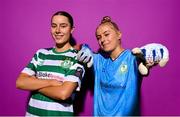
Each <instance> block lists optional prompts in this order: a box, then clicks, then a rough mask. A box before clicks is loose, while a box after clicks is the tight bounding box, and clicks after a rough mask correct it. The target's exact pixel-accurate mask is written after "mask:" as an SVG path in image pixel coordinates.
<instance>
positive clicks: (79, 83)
mask: <svg viewBox="0 0 180 117" xmlns="http://www.w3.org/2000/svg"><path fill="white" fill-rule="evenodd" d="M65 81H71V82H77V83H78V87H77V88H76V91H80V88H81V80H80V79H79V78H78V77H77V76H73V75H68V76H67V77H66V79H65Z"/></svg>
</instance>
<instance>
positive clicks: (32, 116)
mask: <svg viewBox="0 0 180 117" xmlns="http://www.w3.org/2000/svg"><path fill="white" fill-rule="evenodd" d="M25 117H39V116H37V115H33V114H30V113H28V112H26V115H25Z"/></svg>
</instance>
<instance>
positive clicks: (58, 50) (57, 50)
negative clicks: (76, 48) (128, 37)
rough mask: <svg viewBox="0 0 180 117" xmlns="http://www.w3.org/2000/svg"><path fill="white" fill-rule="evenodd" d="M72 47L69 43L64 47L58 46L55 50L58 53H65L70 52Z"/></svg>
mask: <svg viewBox="0 0 180 117" xmlns="http://www.w3.org/2000/svg"><path fill="white" fill-rule="evenodd" d="M71 47H72V46H71V45H70V44H69V43H67V44H65V45H62V44H56V47H55V50H56V52H64V51H66V50H69V49H70V48H71Z"/></svg>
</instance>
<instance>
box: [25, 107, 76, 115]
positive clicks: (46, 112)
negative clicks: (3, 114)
mask: <svg viewBox="0 0 180 117" xmlns="http://www.w3.org/2000/svg"><path fill="white" fill-rule="evenodd" d="M28 113H30V114H33V115H37V116H73V113H72V112H65V111H52V110H44V109H39V108H35V107H32V106H28Z"/></svg>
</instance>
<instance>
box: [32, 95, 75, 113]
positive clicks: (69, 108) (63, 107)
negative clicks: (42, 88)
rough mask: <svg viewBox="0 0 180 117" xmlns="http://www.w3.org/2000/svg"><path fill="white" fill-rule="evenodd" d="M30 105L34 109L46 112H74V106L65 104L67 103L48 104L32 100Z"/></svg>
mask: <svg viewBox="0 0 180 117" xmlns="http://www.w3.org/2000/svg"><path fill="white" fill-rule="evenodd" d="M29 105H30V106H32V107H36V108H40V109H44V110H54V111H66V112H73V106H72V104H71V105H70V104H65V103H61V104H60V103H56V102H46V101H40V100H36V99H32V98H31V99H30V102H29Z"/></svg>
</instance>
